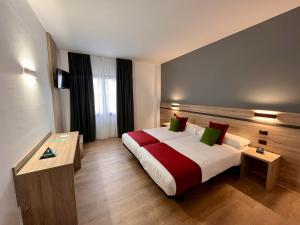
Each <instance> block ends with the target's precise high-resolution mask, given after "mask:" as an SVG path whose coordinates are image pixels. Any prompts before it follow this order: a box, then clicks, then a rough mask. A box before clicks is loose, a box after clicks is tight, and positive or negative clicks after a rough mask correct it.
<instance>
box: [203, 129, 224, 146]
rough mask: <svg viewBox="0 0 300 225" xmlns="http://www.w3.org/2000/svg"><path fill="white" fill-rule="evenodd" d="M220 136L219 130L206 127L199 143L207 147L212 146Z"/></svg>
mask: <svg viewBox="0 0 300 225" xmlns="http://www.w3.org/2000/svg"><path fill="white" fill-rule="evenodd" d="M220 134H221V131H220V130H217V129H213V128H209V127H206V128H205V130H204V133H203V135H202V137H201V140H200V141H201V142H202V143H204V144H207V145H209V146H213V145H214V144H216V143H217V140H218V138H219V136H220Z"/></svg>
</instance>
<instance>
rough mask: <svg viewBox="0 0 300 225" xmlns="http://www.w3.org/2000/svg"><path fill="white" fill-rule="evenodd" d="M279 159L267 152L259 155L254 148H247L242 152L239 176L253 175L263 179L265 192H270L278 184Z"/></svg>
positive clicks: (276, 155)
mask: <svg viewBox="0 0 300 225" xmlns="http://www.w3.org/2000/svg"><path fill="white" fill-rule="evenodd" d="M280 157H281V156H280V155H278V154H275V153H272V152H268V151H265V152H264V154H259V153H257V152H256V148H249V149H247V150H245V151H243V152H242V159H241V176H246V175H247V174H249V173H253V174H256V175H258V176H260V177H263V178H264V179H265V187H266V190H267V191H270V190H272V189H273V188H274V186H276V184H277V182H278V175H279V163H280Z"/></svg>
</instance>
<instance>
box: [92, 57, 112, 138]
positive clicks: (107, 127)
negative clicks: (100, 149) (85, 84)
mask: <svg viewBox="0 0 300 225" xmlns="http://www.w3.org/2000/svg"><path fill="white" fill-rule="evenodd" d="M91 65H92V73H93V83H94V96H95V97H94V98H95V112H96V138H97V139H106V138H110V137H117V136H118V131H117V110H116V105H117V104H116V102H117V96H116V92H117V89H116V88H117V87H116V59H113V58H106V57H98V56H91Z"/></svg>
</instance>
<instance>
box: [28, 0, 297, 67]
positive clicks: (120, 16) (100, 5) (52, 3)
mask: <svg viewBox="0 0 300 225" xmlns="http://www.w3.org/2000/svg"><path fill="white" fill-rule="evenodd" d="M28 2H29V4H30V5H31V7H32V8H33V10H34V12H35V13H36V15H37V16H38V18H39V19H40V21H41V23H42V25H43V26H44V28H45V29H46V30H47V31H48V32H50V33H51V34H52V36H53V38H54V40H55V42H56V44H57V46H58V47H59V48H62V49H68V50H73V51H79V52H86V53H90V54H94V55H101V56H111V57H123V58H132V59H136V60H145V61H153V62H166V61H168V60H171V59H173V58H176V57H178V56H180V55H183V54H185V53H187V52H190V51H192V50H195V49H197V48H199V47H202V46H204V45H207V44H209V43H212V42H214V41H216V40H219V39H222V38H224V37H226V36H229V35H231V34H233V33H236V32H238V31H241V30H243V29H245V28H248V27H250V26H252V25H255V24H257V23H260V22H262V21H265V20H267V19H269V18H271V17H274V16H276V15H279V14H281V13H283V12H286V11H288V10H290V9H293V8H296V7H298V6H300V0H48V1H45V0H28Z"/></svg>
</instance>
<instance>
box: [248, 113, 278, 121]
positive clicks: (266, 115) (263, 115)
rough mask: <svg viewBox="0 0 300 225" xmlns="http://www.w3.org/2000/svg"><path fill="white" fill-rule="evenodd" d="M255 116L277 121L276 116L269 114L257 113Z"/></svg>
mask: <svg viewBox="0 0 300 225" xmlns="http://www.w3.org/2000/svg"><path fill="white" fill-rule="evenodd" d="M254 116H256V117H263V118H270V119H277V115H276V114H268V113H257V112H256V113H255V114H254Z"/></svg>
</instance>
